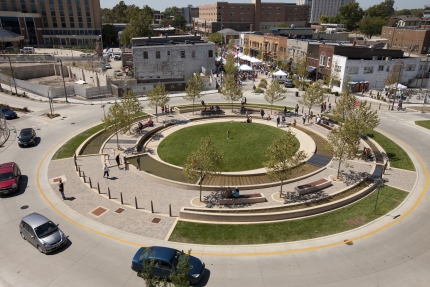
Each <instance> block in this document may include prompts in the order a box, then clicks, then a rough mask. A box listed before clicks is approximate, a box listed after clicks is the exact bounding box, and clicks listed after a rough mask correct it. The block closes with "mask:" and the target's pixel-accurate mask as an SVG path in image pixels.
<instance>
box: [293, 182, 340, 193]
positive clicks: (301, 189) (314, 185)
mask: <svg viewBox="0 0 430 287" xmlns="http://www.w3.org/2000/svg"><path fill="white" fill-rule="evenodd" d="M330 185H331V181H330V180H327V179H320V180H317V181H314V182H311V183H308V184H303V185H299V186H296V187H295V188H294V190H295V191H297V192H298V193H299V195H305V194H308V193H311V192H315V191H318V190H321V189H323V188H326V187H329V186H330Z"/></svg>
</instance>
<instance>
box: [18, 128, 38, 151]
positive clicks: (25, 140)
mask: <svg viewBox="0 0 430 287" xmlns="http://www.w3.org/2000/svg"><path fill="white" fill-rule="evenodd" d="M35 144H36V131H35V130H34V129H32V128H27V129H22V130H21V132H20V133H19V136H18V145H19V146H20V147H23V146H29V145H32V146H34V145H35Z"/></svg>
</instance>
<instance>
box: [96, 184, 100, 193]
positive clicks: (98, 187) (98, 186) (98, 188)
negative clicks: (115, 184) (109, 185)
mask: <svg viewBox="0 0 430 287" xmlns="http://www.w3.org/2000/svg"><path fill="white" fill-rule="evenodd" d="M97 190H98V191H99V194H100V184H99V183H98V182H97Z"/></svg>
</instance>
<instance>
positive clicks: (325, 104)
mask: <svg viewBox="0 0 430 287" xmlns="http://www.w3.org/2000/svg"><path fill="white" fill-rule="evenodd" d="M325 110H327V102H324V104H323V111H325Z"/></svg>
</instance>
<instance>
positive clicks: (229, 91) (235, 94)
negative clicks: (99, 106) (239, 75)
mask: <svg viewBox="0 0 430 287" xmlns="http://www.w3.org/2000/svg"><path fill="white" fill-rule="evenodd" d="M224 79H225V82H224V85H223V86H222V88H221V94H223V96H224V98H225V99H226V100H227V101H231V111H232V112H233V101H238V100H239V99H240V98H242V88H241V86H240V85H238V83H237V82H236V79H235V76H234V75H231V74H226V75H225V77H224Z"/></svg>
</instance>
